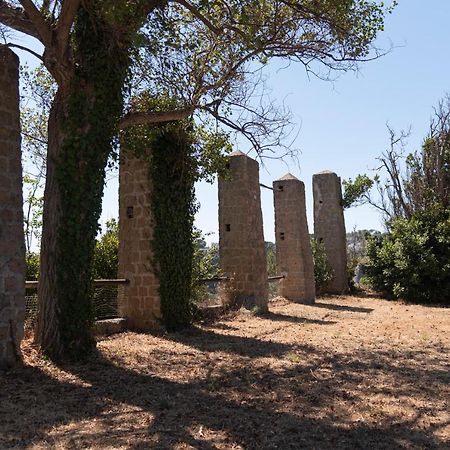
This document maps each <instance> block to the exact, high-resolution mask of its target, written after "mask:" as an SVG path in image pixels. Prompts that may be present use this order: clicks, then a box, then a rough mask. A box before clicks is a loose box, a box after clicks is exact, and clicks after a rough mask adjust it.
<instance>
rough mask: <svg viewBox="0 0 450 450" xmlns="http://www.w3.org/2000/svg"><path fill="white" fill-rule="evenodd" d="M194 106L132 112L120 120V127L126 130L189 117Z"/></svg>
mask: <svg viewBox="0 0 450 450" xmlns="http://www.w3.org/2000/svg"><path fill="white" fill-rule="evenodd" d="M193 111H194V108H186V109H178V110H174V111H164V112H130V113H128V114H127V115H125V116H124V117H123V119H122V120H121V121H120V122H119V129H121V130H124V129H125V128H129V127H132V126H135V125H146V124H154V123H164V122H174V121H176V120H183V119H186V118H187V117H189V116H190V115H191V114H192V112H193Z"/></svg>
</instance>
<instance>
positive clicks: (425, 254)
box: [366, 205, 450, 303]
mask: <svg viewBox="0 0 450 450" xmlns="http://www.w3.org/2000/svg"><path fill="white" fill-rule="evenodd" d="M367 251H368V257H369V261H368V263H367V265H366V271H367V277H368V279H369V281H370V282H371V284H372V286H373V288H374V289H375V290H377V291H379V292H381V293H383V294H384V295H386V296H387V297H388V298H402V299H405V300H407V301H411V302H423V303H430V302H435V303H449V302H450V209H449V208H444V207H443V206H441V205H435V206H434V207H433V208H430V209H427V210H418V211H416V212H414V213H413V214H412V216H411V217H410V218H398V219H395V220H394V221H393V222H392V225H391V228H390V232H389V233H388V234H386V235H384V236H374V237H370V238H369V239H368V246H367Z"/></svg>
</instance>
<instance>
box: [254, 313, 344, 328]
mask: <svg viewBox="0 0 450 450" xmlns="http://www.w3.org/2000/svg"><path fill="white" fill-rule="evenodd" d="M259 317H261V318H263V319H267V320H270V321H272V322H288V323H298V324H302V323H304V324H309V325H334V324H335V323H337V322H335V321H332V320H321V319H308V318H306V317H298V316H288V315H286V314H281V313H274V312H271V311H269V312H267V313H264V314H260V315H259Z"/></svg>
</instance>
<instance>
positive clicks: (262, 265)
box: [219, 152, 268, 311]
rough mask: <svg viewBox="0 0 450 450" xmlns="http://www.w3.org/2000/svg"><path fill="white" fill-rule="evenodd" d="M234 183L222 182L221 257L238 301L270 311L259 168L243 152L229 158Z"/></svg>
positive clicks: (223, 267)
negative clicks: (232, 282)
mask: <svg viewBox="0 0 450 450" xmlns="http://www.w3.org/2000/svg"><path fill="white" fill-rule="evenodd" d="M229 164H230V176H231V179H229V180H224V179H219V255H220V267H221V269H222V271H223V272H224V273H226V274H228V275H230V276H232V277H234V280H235V285H234V288H235V289H236V293H237V296H238V301H239V302H241V303H242V304H243V306H244V307H246V308H248V309H252V308H254V307H257V308H258V309H259V310H260V311H267V303H268V279H267V265H266V264H267V263H266V249H265V245H264V233H263V220H262V212H261V194H260V187H259V165H258V163H257V162H256V161H255V160H254V159H251V158H249V157H248V156H246V155H245V154H244V153H242V152H234V153H232V154H231V155H230V163H229Z"/></svg>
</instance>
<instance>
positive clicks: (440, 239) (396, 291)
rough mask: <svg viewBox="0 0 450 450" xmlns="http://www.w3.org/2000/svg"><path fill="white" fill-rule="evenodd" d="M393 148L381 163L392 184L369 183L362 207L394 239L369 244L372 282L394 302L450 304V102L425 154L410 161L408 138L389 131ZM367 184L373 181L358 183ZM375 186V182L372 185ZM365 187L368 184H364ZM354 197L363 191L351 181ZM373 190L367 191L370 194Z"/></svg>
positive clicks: (441, 108)
mask: <svg viewBox="0 0 450 450" xmlns="http://www.w3.org/2000/svg"><path fill="white" fill-rule="evenodd" d="M389 134H390V141H391V142H390V148H389V149H388V150H387V151H386V152H384V153H383V154H382V155H381V157H380V158H379V161H380V163H381V165H380V167H379V170H380V171H381V170H384V171H385V173H386V174H387V176H386V179H382V178H381V176H380V175H379V174H377V176H376V177H375V178H374V179H373V181H374V186H375V187H376V189H377V191H378V194H379V195H378V197H377V198H375V199H374V198H373V197H372V196H371V193H370V189H369V188H370V183H369V182H367V183H365V187H364V189H362V190H361V191H362V192H363V193H362V198H361V199H360V202H367V203H369V204H371V205H373V206H375V207H376V208H377V209H378V210H379V211H380V212H381V213H382V214H383V217H384V220H385V225H386V229H387V230H388V233H386V234H385V235H379V236H373V237H371V238H369V240H368V245H367V251H368V257H369V261H368V263H367V265H366V268H367V276H368V279H369V281H370V282H371V283H372V285H373V287H374V288H375V289H376V290H378V291H380V292H382V293H383V294H384V295H386V296H387V297H390V298H403V299H405V300H408V301H413V302H448V298H449V287H450V276H449V275H450V272H449V267H450V265H449V261H450V245H449V242H450V241H449V233H450V227H449V225H450V222H449V217H450V98H449V97H448V96H447V97H446V99H444V100H443V101H441V102H440V103H439V105H438V107H437V108H436V109H435V114H434V117H433V118H432V121H431V125H430V131H429V133H428V136H427V137H426V138H425V140H424V142H423V145H422V147H421V149H420V150H419V151H416V152H414V153H409V154H407V155H405V139H406V137H407V136H408V134H409V133H408V132H403V131H402V132H401V133H400V134H399V135H397V134H396V133H395V132H394V131H393V130H392V129H389ZM363 178H364V180H366V181H367V177H361V178H357V180H361V179H363ZM369 181H370V180H369ZM363 184H364V183H363ZM348 185H349V186H350V192H352V190H353V191H354V192H355V191H357V190H358V186H357V183H352V182H351V180H349V182H348ZM366 188H367V189H366Z"/></svg>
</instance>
